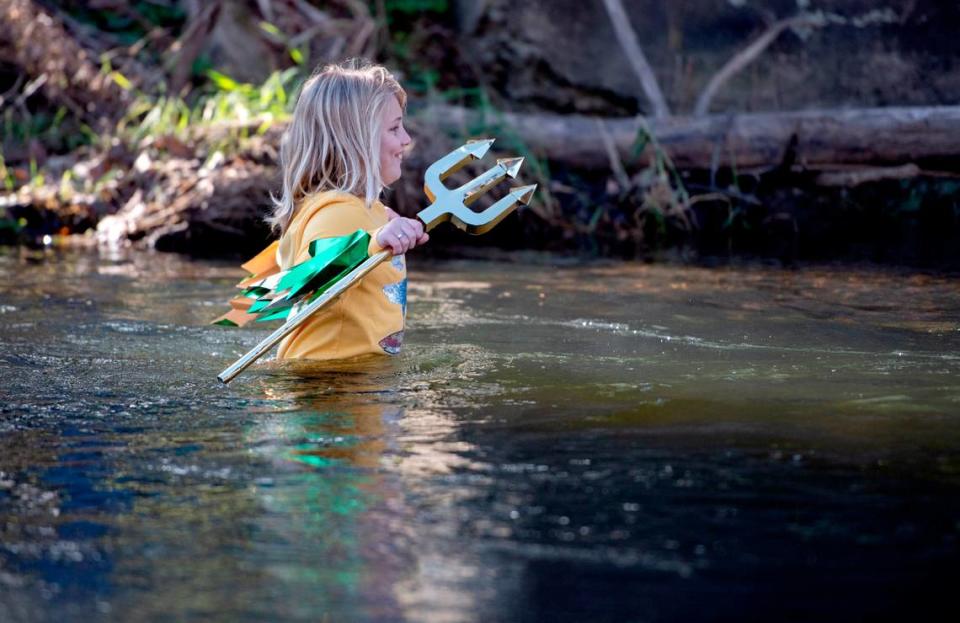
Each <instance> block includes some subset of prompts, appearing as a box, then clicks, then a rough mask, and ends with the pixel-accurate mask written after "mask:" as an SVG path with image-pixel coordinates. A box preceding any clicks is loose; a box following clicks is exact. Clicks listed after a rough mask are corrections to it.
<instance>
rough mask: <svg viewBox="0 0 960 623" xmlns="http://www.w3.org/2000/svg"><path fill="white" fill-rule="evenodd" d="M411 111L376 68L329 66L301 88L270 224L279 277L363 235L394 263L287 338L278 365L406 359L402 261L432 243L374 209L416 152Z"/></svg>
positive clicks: (410, 224)
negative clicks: (315, 248)
mask: <svg viewBox="0 0 960 623" xmlns="http://www.w3.org/2000/svg"><path fill="white" fill-rule="evenodd" d="M405 105H406V93H404V91H403V89H402V88H401V87H400V85H399V84H398V83H397V81H396V79H394V77H393V76H392V75H391V74H390V72H389V71H387V70H386V69H385V68H384V67H381V66H377V65H364V64H359V63H355V62H353V63H347V64H343V65H330V66H327V67H325V68H323V70H322V71H320V72H319V73H316V74H315V75H314V76H312V77H311V78H310V79H309V80H307V82H306V83H305V84H304V85H303V89H302V91H301V93H300V97H299V99H298V100H297V105H296V108H295V109H294V113H293V120H292V122H291V124H290V126H289V127H288V129H287V131H286V133H285V134H284V137H283V141H282V144H281V148H280V166H281V170H282V173H283V192H282V194H281V196H280V197H279V198H274V209H273V214H272V216H271V217H270V218H268V222H269V223H270V224H271V225H272V226H273V228H274V229H275V230H276V231H278V233H279V234H280V240H279V244H278V245H277V246H276V263H277V265H279V269H280V270H281V271H285V270H288V269H290V268H291V267H292V266H294V265H296V264H299V263H301V262H304V261H305V260H308V259H310V256H311V253H310V245H311V243H312V242H314V241H316V240H322V241H323V243H324V244H326V243H328V242H334V243H335V242H336V241H333V240H331V239H334V238H341V237H349V236H352V235H355V234H357V233H358V230H362V231H363V232H367V233H368V234H369V236H370V238H369V245H368V247H367V254H368V255H373V254H374V253H377V252H379V251H381V250H383V249H386V248H389V249H390V251H391V252H392V253H393V255H394V257H393V259H392V260H391V261H389V262H384V263H382V264H380V265H379V266H378V267H377V268H375V269H374V270H373V271H372V272H371V273H370V274H368V275H367V276H366V277H364V278H363V279H362V280H361V281H360V282H359V283H358V284H356V285H354V286H353V287H351V288H350V289H348V290H347V291H346V292H344V294H342V295H341V296H340V297H339V299H337V300H336V301H335V302H334V303H332V304H331V305H329V306H328V307H325V308H324V309H322V310H321V311H319V312H317V313H316V314H314V315H313V316H312V317H310V318H309V319H308V320H307V321H306V322H305V323H304V324H303V325H301V326H300V327H298V328H297V329H296V330H295V331H294V332H293V333H291V334H290V335H289V336H287V337H286V338H285V339H284V340H283V341H282V342H281V343H280V347H279V350H278V352H277V358H278V359H344V358H348V357H355V356H358V355H368V354H384V353H386V354H390V355H395V354H397V353H398V352H400V347H401V345H402V343H403V326H404V317H405V314H406V295H407V274H406V267H405V265H404V256H403V254H404V253H405V252H406V251H409V250H410V249H413V248H414V247H416V246H419V245H421V244H423V243H425V242H426V241H427V239H428V236H427V234H426V233H424V230H423V225H422V224H421V223H420V221H418V220H415V219H408V218H403V217H401V216H398V215H397V214H396V213H395V212H393V211H392V210H390V209H389V208H387V207H386V206H384V205H383V204H382V203H380V201H379V200H378V197H379V195H380V192H381V190H382V189H383V188H384V187H385V186H388V185H390V184H391V183H393V182H395V181H397V180H398V179H399V178H400V174H401V171H400V165H401V162H402V160H403V152H404V151H405V150H406V149H407V148H408V147H409V145H410V136H409V135H408V134H407V132H406V130H405V129H404V127H403V113H404V108H405ZM359 233H362V232H359ZM270 259H272V258H270ZM271 263H272V262H271Z"/></svg>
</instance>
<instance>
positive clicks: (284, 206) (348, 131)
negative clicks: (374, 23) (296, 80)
mask: <svg viewBox="0 0 960 623" xmlns="http://www.w3.org/2000/svg"><path fill="white" fill-rule="evenodd" d="M391 96H393V97H396V98H397V101H398V102H399V103H400V107H401V108H405V107H406V103H407V95H406V93H405V92H404V90H403V88H402V87H401V86H400V83H398V82H397V80H396V79H395V78H394V77H393V75H392V74H391V73H390V72H389V71H388V70H387V69H386V68H384V67H382V66H380V65H371V64H368V63H365V62H363V61H348V62H346V63H343V64H339V65H327V66H326V67H324V68H323V69H321V70H320V71H319V72H317V73H315V74H314V75H313V76H311V77H310V79H308V80H307V81H306V82H305V83H304V84H303V88H302V89H301V91H300V96H299V98H298V99H297V105H296V107H295V108H294V111H293V120H292V121H291V122H290V125H289V126H288V127H287V130H286V132H284V134H283V139H282V140H281V143H280V168H281V171H282V172H283V191H282V194H281V195H280V197H279V198H278V197H271V198H272V199H273V204H274V205H273V213H272V214H271V215H270V216H269V217H267V222H268V223H269V224H270V226H271V227H273V229H274V230H279V231H280V233H281V234H282V233H283V232H285V231H286V229H287V227H288V226H289V225H290V221H291V220H292V219H293V216H294V214H295V212H296V209H297V206H298V204H299V203H300V202H301V201H302V200H303V198H304V197H306V196H307V195H309V194H311V193H315V192H319V191H324V190H339V191H343V192H347V193H350V194H352V195H356V196H358V197H361V198H363V199H364V201H365V203H366V205H367V207H369V206H370V205H372V204H373V202H374V201H376V199H377V197H378V196H379V195H380V191H381V190H382V189H383V180H382V178H381V176H380V131H381V127H380V126H381V118H382V116H383V109H384V107H385V106H386V104H387V103H388V102H389V98H390V97H391Z"/></svg>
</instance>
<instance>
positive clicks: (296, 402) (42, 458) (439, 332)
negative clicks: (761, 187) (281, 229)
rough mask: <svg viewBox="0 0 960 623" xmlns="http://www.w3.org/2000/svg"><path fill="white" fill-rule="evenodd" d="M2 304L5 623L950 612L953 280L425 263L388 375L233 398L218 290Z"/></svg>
mask: <svg viewBox="0 0 960 623" xmlns="http://www.w3.org/2000/svg"><path fill="white" fill-rule="evenodd" d="M414 268H415V269H416V266H415V267H414ZM0 276H2V277H3V280H2V282H0V283H2V285H0V378H2V379H3V383H2V387H0V395H2V402H0V621H8V620H9V621H63V620H76V621H89V620H118V621H121V620H122V621H138V620H151V621H152V620H184V619H190V618H197V619H201V620H224V621H241V620H250V621H260V620H303V621H317V620H321V621H322V620H330V621H342V620H364V621H405V620H406V621H437V622H440V621H541V620H543V621H557V620H569V621H581V620H590V621H606V620H609V621H622V620H644V621H647V620H649V621H670V620H688V619H703V618H707V619H713V620H726V619H732V618H734V617H736V618H738V619H739V618H743V617H744V616H746V617H747V618H748V619H749V618H753V619H782V618H793V619H802V620H808V619H812V620H851V619H853V620H858V619H863V618H876V619H881V620H882V619H891V620H892V619H897V620H900V619H904V618H907V617H910V618H913V619H922V618H924V617H925V616H926V615H928V614H930V613H932V612H934V611H935V608H937V607H952V608H954V609H956V606H955V605H952V603H951V600H950V599H949V593H948V587H949V586H950V584H951V582H950V580H951V579H952V574H953V569H954V567H955V564H956V562H957V553H958V537H960V496H958V493H960V451H958V448H960V444H958V442H960V419H958V416H960V381H958V378H960V376H958V372H960V285H958V284H957V282H956V280H955V279H950V278H947V277H939V276H931V275H917V274H908V273H900V272H895V271H880V270H877V269H862V270H852V269H841V268H829V269H824V268H807V269H802V270H796V271H790V272H784V271H779V270H772V269H766V268H762V267H746V268H740V269H730V268H726V269H714V270H707V269H699V268H689V267H687V268H684V267H666V266H648V265H628V264H602V265H591V266H586V267H573V266H570V267H558V266H553V265H551V264H550V263H549V262H547V263H544V262H543V259H542V258H541V259H540V262H539V263H537V262H534V263H530V264H524V263H521V262H516V263H512V264H503V263H486V264H485V263H475V262H450V263H444V264H437V265H432V266H429V267H421V268H420V271H419V272H414V273H413V274H412V283H411V290H410V292H411V294H410V298H411V309H410V318H409V324H410V326H409V339H408V346H407V351H406V352H405V353H404V354H403V355H402V356H401V357H399V358H396V359H376V360H368V361H363V362H353V363H342V364H337V365H335V366H324V367H320V366H317V365H315V364H277V363H265V364H258V365H256V366H254V367H253V368H252V369H251V370H249V371H248V372H247V373H245V374H243V375H241V376H240V377H239V378H238V379H237V380H236V381H235V382H234V383H233V384H232V385H231V386H230V387H226V388H225V387H221V386H219V384H218V383H217V382H216V380H215V377H216V374H217V373H218V372H219V371H220V370H221V369H223V368H224V367H226V365H227V364H229V363H231V362H232V361H233V360H234V359H235V358H236V357H238V356H239V355H240V354H242V353H243V352H245V351H246V350H248V349H249V348H251V347H252V346H254V345H255V344H256V342H257V341H259V340H260V339H262V337H264V336H265V335H266V334H267V332H268V330H269V329H263V328H257V329H254V330H243V331H236V330H233V331H231V330H226V329H223V328H220V327H210V326H207V325H206V324H205V323H206V321H208V320H209V319H210V318H212V317H214V316H216V315H217V314H218V312H219V310H220V307H221V306H222V304H223V300H224V299H225V298H226V296H228V295H229V292H230V288H231V285H232V283H233V282H234V281H235V280H236V277H237V275H236V273H235V272H234V270H233V268H232V267H231V266H228V265H227V264H212V263H199V262H189V261H186V260H183V259H180V258H176V257H168V256H162V255H130V256H118V257H112V258H111V257H97V256H94V255H56V254H51V255H46V256H29V255H24V254H22V253H21V252H18V251H9V250H8V251H5V252H3V254H0ZM705 613H707V614H705Z"/></svg>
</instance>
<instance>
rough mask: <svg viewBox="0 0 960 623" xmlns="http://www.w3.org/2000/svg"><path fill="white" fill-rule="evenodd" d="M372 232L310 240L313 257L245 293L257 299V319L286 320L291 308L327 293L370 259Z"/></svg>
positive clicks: (254, 311) (252, 308) (244, 293)
mask: <svg viewBox="0 0 960 623" xmlns="http://www.w3.org/2000/svg"><path fill="white" fill-rule="evenodd" d="M369 244H370V234H368V233H367V232H365V231H363V230H362V229H358V230H357V231H355V232H354V233H352V234H350V235H349V236H339V237H336V238H318V239H316V240H313V241H311V242H310V246H309V253H310V259H308V260H305V261H303V262H301V263H300V264H296V265H294V266H291V267H290V268H289V269H288V270H285V271H283V272H281V273H279V274H276V275H273V276H272V277H268V278H266V279H264V280H263V281H262V282H260V283H256V284H253V285H252V286H250V287H249V288H247V289H246V290H244V291H243V296H246V297H248V298H252V299H255V300H254V302H253V304H252V305H251V306H250V309H249V310H248V313H250V314H256V315H257V322H266V321H268V320H284V319H286V318H287V316H288V315H289V314H290V310H291V309H292V308H293V307H294V306H296V305H298V304H300V303H305V302H309V301H311V300H313V299H314V298H316V297H318V296H320V295H321V294H323V293H324V292H325V291H326V290H328V289H329V288H330V286H332V285H333V284H335V283H336V282H337V281H339V280H340V279H342V278H343V277H344V276H346V275H347V274H348V273H349V272H350V271H352V270H353V269H354V268H356V267H357V266H359V265H360V264H362V263H363V262H364V261H365V260H366V259H367V257H368V256H367V247H368V246H369Z"/></svg>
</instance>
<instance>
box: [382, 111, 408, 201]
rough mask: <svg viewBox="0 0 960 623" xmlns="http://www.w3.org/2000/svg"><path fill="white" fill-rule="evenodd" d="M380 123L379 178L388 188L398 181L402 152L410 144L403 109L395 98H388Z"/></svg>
mask: <svg viewBox="0 0 960 623" xmlns="http://www.w3.org/2000/svg"><path fill="white" fill-rule="evenodd" d="M380 122H381V126H380V127H381V130H380V178H381V181H382V182H383V185H384V186H389V185H390V184H392V183H394V182H396V181H397V180H398V179H400V164H401V163H402V162H403V152H404V151H405V150H406V148H407V146H408V145H409V144H410V135H409V134H407V131H406V129H404V127H403V109H402V108H400V102H398V101H397V98H395V97H391V98H389V100H388V101H387V105H386V106H384V108H383V117H382V118H381V119H380Z"/></svg>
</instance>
